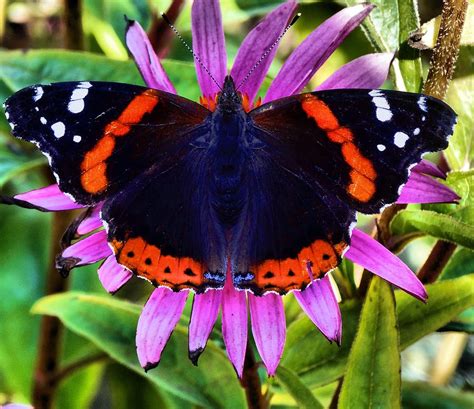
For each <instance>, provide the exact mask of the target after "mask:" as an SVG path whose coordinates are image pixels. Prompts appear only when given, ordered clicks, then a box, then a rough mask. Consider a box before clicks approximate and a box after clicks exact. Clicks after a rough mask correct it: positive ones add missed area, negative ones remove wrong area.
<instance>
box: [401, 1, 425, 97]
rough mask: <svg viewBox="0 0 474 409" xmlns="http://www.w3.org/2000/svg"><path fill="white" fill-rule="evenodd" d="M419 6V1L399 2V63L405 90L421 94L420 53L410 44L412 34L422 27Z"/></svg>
mask: <svg viewBox="0 0 474 409" xmlns="http://www.w3.org/2000/svg"><path fill="white" fill-rule="evenodd" d="M417 4H418V3H417V1H414V0H398V12H399V15H400V20H399V22H400V34H399V43H400V50H399V52H398V63H399V66H400V71H401V74H402V78H403V82H404V90H406V91H409V92H420V91H421V86H422V82H423V72H422V66H421V58H420V51H419V50H416V49H414V48H412V47H410V46H409V44H408V38H409V36H410V33H411V32H412V31H414V30H416V29H417V28H418V27H419V26H420V20H419V17H418V5H417ZM397 85H398V84H397Z"/></svg>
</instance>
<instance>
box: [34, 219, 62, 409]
mask: <svg viewBox="0 0 474 409" xmlns="http://www.w3.org/2000/svg"><path fill="white" fill-rule="evenodd" d="M70 222H71V214H70V213H66V212H58V213H54V215H53V231H52V241H51V243H52V248H51V254H50V263H49V267H48V273H47V276H46V291H45V295H51V294H57V293H61V292H64V291H66V290H67V288H68V281H67V280H66V279H64V278H62V277H61V276H60V275H59V273H58V271H57V270H56V265H55V258H56V254H58V253H59V252H60V251H61V249H60V241H61V237H62V234H63V233H64V231H65V230H66V229H67V227H68V226H69V223H70ZM62 333H63V329H62V326H61V322H60V321H59V319H58V318H56V317H50V316H46V315H45V316H43V317H42V318H41V324H40V333H39V345H38V360H37V361H36V368H35V373H34V385H33V406H34V408H35V409H49V408H51V407H52V405H53V397H54V396H53V395H54V389H55V386H56V382H55V380H54V377H55V373H56V371H57V369H58V366H59V357H60V354H61V341H62Z"/></svg>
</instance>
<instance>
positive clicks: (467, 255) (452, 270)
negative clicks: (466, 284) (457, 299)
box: [439, 248, 474, 280]
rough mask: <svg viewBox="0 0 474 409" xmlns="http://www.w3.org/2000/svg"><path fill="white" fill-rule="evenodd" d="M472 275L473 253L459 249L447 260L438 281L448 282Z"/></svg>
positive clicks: (473, 265)
mask: <svg viewBox="0 0 474 409" xmlns="http://www.w3.org/2000/svg"><path fill="white" fill-rule="evenodd" d="M473 273H474V252H473V251H472V250H469V249H465V248H459V249H458V250H457V251H456V253H454V254H453V256H452V257H451V258H450V259H449V262H448V264H447V265H446V267H445V268H444V270H443V272H442V274H441V276H440V278H439V279H440V280H449V279H452V278H457V277H462V276H464V275H467V274H473Z"/></svg>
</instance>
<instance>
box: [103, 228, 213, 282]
mask: <svg viewBox="0 0 474 409" xmlns="http://www.w3.org/2000/svg"><path fill="white" fill-rule="evenodd" d="M111 245H112V247H113V248H114V252H115V257H116V258H117V261H118V262H119V263H120V264H121V265H123V266H125V267H127V268H128V269H130V270H131V271H133V272H134V273H135V274H137V275H139V276H141V277H143V278H146V279H147V280H149V281H151V282H152V283H153V285H155V286H166V287H169V288H171V289H173V290H175V291H178V290H182V289H183V288H193V289H195V290H197V291H200V290H203V289H205V288H206V282H207V280H206V279H205V278H204V268H203V265H202V264H201V263H200V262H198V261H196V260H194V259H192V258H189V257H182V258H178V257H173V256H169V255H163V254H162V253H161V250H160V249H159V248H158V247H157V246H154V245H151V244H148V243H147V242H146V241H145V240H144V239H143V238H141V237H134V238H129V239H126V240H124V241H117V240H112V242H111Z"/></svg>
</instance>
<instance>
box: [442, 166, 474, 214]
mask: <svg viewBox="0 0 474 409" xmlns="http://www.w3.org/2000/svg"><path fill="white" fill-rule="evenodd" d="M446 184H447V185H448V186H449V187H451V188H452V189H453V190H454V191H455V192H456V193H457V194H458V195H459V196H460V197H461V199H460V201H459V204H460V205H461V206H474V170H468V171H465V172H462V171H457V172H456V171H454V172H449V174H448V177H447V179H446Z"/></svg>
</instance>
